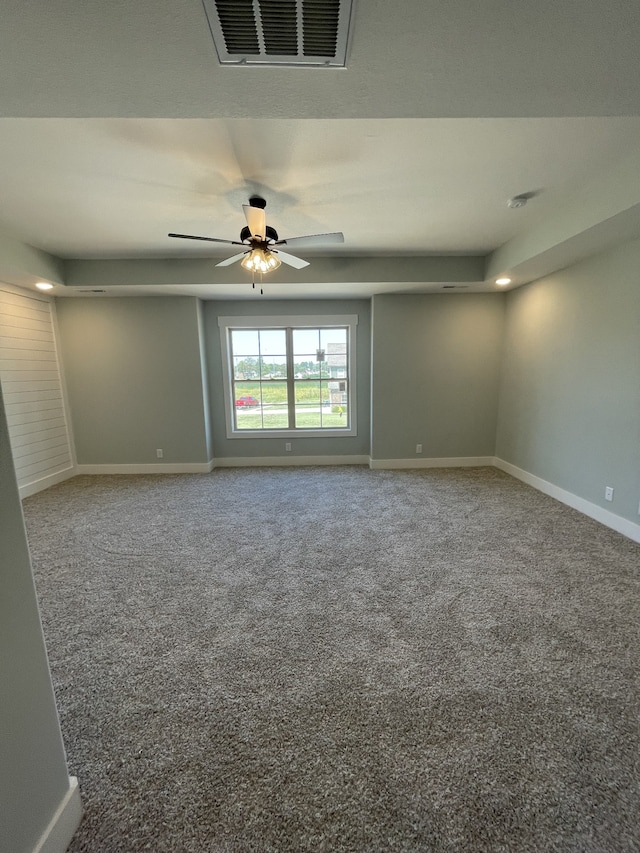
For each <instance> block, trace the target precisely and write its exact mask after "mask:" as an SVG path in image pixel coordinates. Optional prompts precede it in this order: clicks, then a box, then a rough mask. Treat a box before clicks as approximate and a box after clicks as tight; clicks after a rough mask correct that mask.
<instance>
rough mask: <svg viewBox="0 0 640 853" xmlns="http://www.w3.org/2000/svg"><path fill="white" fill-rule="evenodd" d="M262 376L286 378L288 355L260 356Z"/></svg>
mask: <svg viewBox="0 0 640 853" xmlns="http://www.w3.org/2000/svg"><path fill="white" fill-rule="evenodd" d="M260 376H261V378H262V379H286V378H287V357H286V355H269V356H266V358H265V356H261V357H260Z"/></svg>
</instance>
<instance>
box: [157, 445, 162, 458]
mask: <svg viewBox="0 0 640 853" xmlns="http://www.w3.org/2000/svg"><path fill="white" fill-rule="evenodd" d="M156 456H157V457H158V459H162V457H163V456H164V450H163V449H162V448H161V447H159V448H158V449H157V450H156Z"/></svg>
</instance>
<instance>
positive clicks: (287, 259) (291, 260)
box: [275, 249, 309, 270]
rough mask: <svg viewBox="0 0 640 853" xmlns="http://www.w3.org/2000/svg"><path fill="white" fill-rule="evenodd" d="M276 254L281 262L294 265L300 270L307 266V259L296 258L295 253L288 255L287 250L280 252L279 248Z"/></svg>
mask: <svg viewBox="0 0 640 853" xmlns="http://www.w3.org/2000/svg"><path fill="white" fill-rule="evenodd" d="M275 254H277V255H278V257H279V258H280V260H281V261H282V263H283V264H288V265H289V266H290V267H295V268H296V269H297V270H301V269H302V268H303V267H308V266H309V261H303V260H302V258H296V256H295V255H290V254H289V253H288V252H281V251H280V249H278V250H277V252H276V253H275Z"/></svg>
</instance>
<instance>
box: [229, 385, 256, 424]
mask: <svg viewBox="0 0 640 853" xmlns="http://www.w3.org/2000/svg"><path fill="white" fill-rule="evenodd" d="M234 390H235V399H234V404H235V417H236V427H237V428H238V429H261V428H262V407H261V402H260V400H261V394H260V383H259V382H236V383H235V389H234Z"/></svg>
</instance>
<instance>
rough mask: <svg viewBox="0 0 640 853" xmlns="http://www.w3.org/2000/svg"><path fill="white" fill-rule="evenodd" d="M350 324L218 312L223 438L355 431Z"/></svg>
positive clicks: (350, 318)
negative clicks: (224, 422) (222, 389)
mask: <svg viewBox="0 0 640 853" xmlns="http://www.w3.org/2000/svg"><path fill="white" fill-rule="evenodd" d="M357 322H358V318H357V316H356V315H336V316H334V315H329V316H291V317H286V316H285V317H280V316H278V317H220V318H219V319H218V325H219V327H220V341H221V348H222V365H223V382H224V397H225V414H226V422H227V437H228V438H243V437H252V438H255V437H256V436H262V437H267V436H268V437H277V436H291V435H297V436H302V435H303V436H323V437H327V436H346V435H349V436H353V435H357V428H356V412H355V400H356V394H355V381H356V363H355V362H356V360H355V335H356V327H357Z"/></svg>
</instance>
